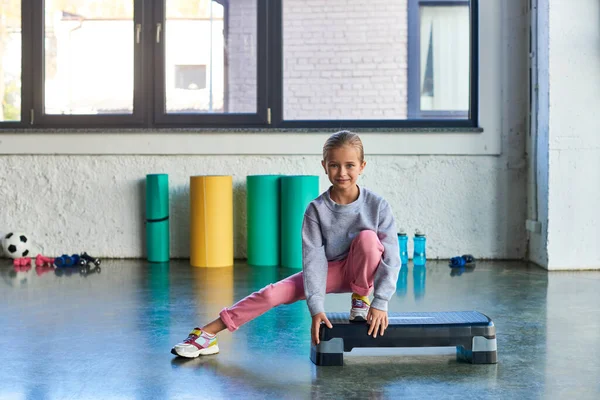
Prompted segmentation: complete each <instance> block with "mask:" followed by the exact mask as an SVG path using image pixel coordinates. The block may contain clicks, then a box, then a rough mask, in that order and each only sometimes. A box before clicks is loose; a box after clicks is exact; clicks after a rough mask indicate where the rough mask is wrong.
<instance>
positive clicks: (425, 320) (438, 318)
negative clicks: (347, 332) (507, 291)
mask: <svg viewBox="0 0 600 400" xmlns="http://www.w3.org/2000/svg"><path fill="white" fill-rule="evenodd" d="M327 318H329V321H330V322H331V323H332V324H355V323H354V322H350V321H349V320H348V318H349V314H348V313H327ZM388 320H389V323H390V325H446V326H448V325H488V324H489V323H490V322H491V319H490V318H488V317H487V316H485V315H483V314H482V313H480V312H477V311H448V312H402V313H388Z"/></svg>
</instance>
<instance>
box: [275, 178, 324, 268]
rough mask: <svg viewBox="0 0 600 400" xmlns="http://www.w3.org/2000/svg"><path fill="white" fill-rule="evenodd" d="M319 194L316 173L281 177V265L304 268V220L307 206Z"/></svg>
mask: <svg viewBox="0 0 600 400" xmlns="http://www.w3.org/2000/svg"><path fill="white" fill-rule="evenodd" d="M318 196H319V177H318V176H316V175H297V176H284V177H282V178H281V266H283V267H287V268H295V269H301V268H302V221H303V220H304V212H305V211H306V207H307V206H308V204H309V203H310V202H311V201H313V200H314V199H315V198H317V197H318Z"/></svg>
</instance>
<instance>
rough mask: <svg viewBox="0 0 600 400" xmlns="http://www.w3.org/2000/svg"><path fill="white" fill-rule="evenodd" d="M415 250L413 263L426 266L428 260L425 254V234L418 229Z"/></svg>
mask: <svg viewBox="0 0 600 400" xmlns="http://www.w3.org/2000/svg"><path fill="white" fill-rule="evenodd" d="M414 241H415V246H414V247H415V249H414V250H415V251H414V254H413V264H414V265H415V266H424V265H425V261H426V256H425V234H424V233H423V232H421V231H420V230H418V229H417V231H416V232H415V238H414Z"/></svg>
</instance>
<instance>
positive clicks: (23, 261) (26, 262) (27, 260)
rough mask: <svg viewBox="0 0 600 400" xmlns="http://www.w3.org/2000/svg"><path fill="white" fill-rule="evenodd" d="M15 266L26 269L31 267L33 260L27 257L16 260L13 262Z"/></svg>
mask: <svg viewBox="0 0 600 400" xmlns="http://www.w3.org/2000/svg"><path fill="white" fill-rule="evenodd" d="M13 265H14V266H15V267H26V266H28V265H29V266H30V265H31V259H30V258H27V257H21V258H15V259H14V260H13Z"/></svg>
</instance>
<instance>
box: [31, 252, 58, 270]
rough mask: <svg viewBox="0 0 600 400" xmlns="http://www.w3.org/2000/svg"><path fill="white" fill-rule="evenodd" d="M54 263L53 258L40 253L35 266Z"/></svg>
mask: <svg viewBox="0 0 600 400" xmlns="http://www.w3.org/2000/svg"><path fill="white" fill-rule="evenodd" d="M53 263H54V259H53V258H50V257H44V256H43V255H41V254H38V255H37V257H35V266H36V267H42V266H44V265H52V264H53Z"/></svg>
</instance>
